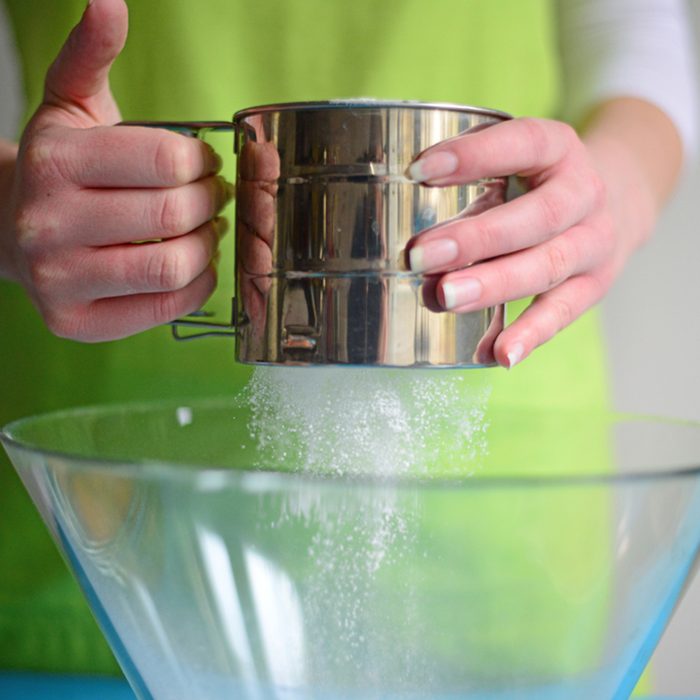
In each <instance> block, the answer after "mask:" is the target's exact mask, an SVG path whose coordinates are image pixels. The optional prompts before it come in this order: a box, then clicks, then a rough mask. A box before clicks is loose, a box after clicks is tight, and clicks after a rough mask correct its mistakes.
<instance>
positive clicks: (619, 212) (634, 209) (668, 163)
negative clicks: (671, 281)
mask: <svg viewBox="0 0 700 700" xmlns="http://www.w3.org/2000/svg"><path fill="white" fill-rule="evenodd" d="M582 138H583V142H584V144H585V145H586V147H587V150H588V153H589V155H590V157H591V159H592V161H593V163H594V166H595V167H596V169H597V171H598V173H599V175H600V177H601V179H602V180H603V182H604V184H605V188H606V195H607V204H608V210H609V212H610V214H611V216H612V218H613V222H614V225H615V230H616V231H617V234H618V235H617V237H618V244H619V249H620V252H621V253H622V254H623V255H624V256H625V257H627V256H629V255H630V254H631V253H632V252H633V251H634V250H635V249H636V248H637V247H639V246H640V245H641V244H642V243H644V242H645V241H646V240H647V238H648V237H649V236H650V235H651V232H652V230H653V228H654V225H655V223H656V221H657V219H658V217H659V214H660V212H661V210H662V208H663V206H664V204H665V203H666V201H667V199H668V197H669V196H670V194H671V192H672V191H673V187H674V185H675V183H676V180H677V178H678V174H679V172H680V168H681V165H682V145H681V141H680V137H679V136H678V133H677V132H676V130H675V128H674V126H673V125H672V124H671V122H670V120H669V119H668V117H667V116H666V115H665V114H664V113H663V112H662V111H661V110H659V109H658V108H657V107H655V106H654V105H651V104H649V103H646V102H643V101H642V100H637V99H632V98H620V99H615V100H611V101H610V102H607V103H604V104H603V105H601V106H599V107H598V108H597V109H596V110H595V111H594V112H593V113H592V115H591V117H590V118H589V120H588V122H587V124H586V126H585V128H584V130H583V136H582Z"/></svg>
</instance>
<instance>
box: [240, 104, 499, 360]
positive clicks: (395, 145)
mask: <svg viewBox="0 0 700 700" xmlns="http://www.w3.org/2000/svg"><path fill="white" fill-rule="evenodd" d="M508 118H509V117H508V115H506V114H504V113H502V112H496V111H492V110H487V109H480V108H474V107H463V106H458V105H446V104H426V103H415V102H376V101H369V100H367V101H365V100H357V101H354V100H353V101H337V102H310V103H295V104H280V105H268V106H263V107H254V108H250V109H245V110H243V111H240V112H237V113H236V114H235V115H234V120H233V127H234V132H235V151H236V153H237V155H238V164H237V181H236V192H237V195H236V197H237V199H236V245H237V249H236V260H237V262H236V268H237V269H236V289H237V292H236V299H235V300H234V306H235V308H234V324H235V326H236V328H235V334H236V344H237V347H236V356H237V359H238V360H239V361H240V362H245V363H255V364H266V363H270V364H279V365H367V366H382V367H474V366H487V365H490V364H493V363H494V357H493V342H494V340H495V338H496V337H497V335H498V333H499V332H500V331H501V330H502V328H503V323H504V312H503V307H502V306H498V307H495V308H488V309H484V310H483V311H477V312H473V313H467V314H455V313H451V312H444V311H441V310H440V309H439V308H438V305H437V303H436V301H435V298H434V289H435V282H436V279H435V278H431V277H430V276H423V275H417V274H414V273H412V272H410V271H409V270H408V269H407V266H406V264H405V259H406V245H407V244H408V243H409V241H410V240H411V238H412V237H413V236H414V235H415V234H417V233H418V232H419V231H422V230H423V229H425V228H427V227H430V226H433V225H435V224H437V223H440V222H444V221H446V220H448V219H451V218H454V217H466V216H473V215H476V214H478V213H479V212H482V211H484V210H485V209H488V208H490V207H492V206H495V205H498V204H500V203H502V202H503V201H504V200H505V193H506V185H507V182H506V178H492V179H486V180H480V181H477V182H473V183H470V184H467V185H463V186H450V187H426V186H424V185H420V184H418V183H416V182H414V181H412V180H410V179H409V178H408V176H407V174H406V171H407V168H408V166H409V165H410V163H411V162H412V160H413V159H414V158H415V156H416V155H417V154H418V153H420V152H421V151H423V150H424V149H426V148H428V147H429V146H432V145H434V144H436V143H438V142H439V141H442V140H444V139H447V138H450V137H453V136H457V135H458V134H461V133H464V132H466V131H469V130H473V129H479V128H484V127H486V126H488V125H490V124H493V123H495V122H499V121H503V120H505V119H508Z"/></svg>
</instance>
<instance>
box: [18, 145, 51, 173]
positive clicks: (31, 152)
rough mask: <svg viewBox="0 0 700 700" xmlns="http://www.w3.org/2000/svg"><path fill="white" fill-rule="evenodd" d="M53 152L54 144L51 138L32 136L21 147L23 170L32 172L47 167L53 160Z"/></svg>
mask: <svg viewBox="0 0 700 700" xmlns="http://www.w3.org/2000/svg"><path fill="white" fill-rule="evenodd" d="M55 152H56V146H55V142H54V141H53V140H52V139H49V138H46V137H44V136H38V135H37V136H34V137H33V138H31V139H29V140H28V141H27V142H26V143H25V144H24V145H23V147H22V163H23V166H24V170H25V171H27V172H29V173H32V174H34V173H37V172H42V171H43V170H46V169H48V168H49V167H50V166H51V165H52V164H53V163H54V162H55V159H56V155H55Z"/></svg>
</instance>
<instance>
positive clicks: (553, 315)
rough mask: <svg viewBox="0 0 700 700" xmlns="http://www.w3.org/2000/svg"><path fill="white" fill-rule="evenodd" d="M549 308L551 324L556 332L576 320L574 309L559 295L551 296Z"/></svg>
mask: <svg viewBox="0 0 700 700" xmlns="http://www.w3.org/2000/svg"><path fill="white" fill-rule="evenodd" d="M547 309H548V312H549V317H550V325H551V326H552V328H553V329H554V332H555V333H556V332H559V331H560V330H562V328H566V327H567V326H568V325H569V324H570V323H571V322H572V321H573V320H574V313H573V309H572V308H571V305H570V304H569V302H567V301H566V299H562V298H559V297H553V298H550V299H549V303H548V304H547ZM552 335H553V334H552Z"/></svg>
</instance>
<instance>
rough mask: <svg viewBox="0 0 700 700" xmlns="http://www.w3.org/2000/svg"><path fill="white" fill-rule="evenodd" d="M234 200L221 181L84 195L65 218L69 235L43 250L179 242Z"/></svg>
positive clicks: (49, 240) (46, 242) (46, 241)
mask: <svg viewBox="0 0 700 700" xmlns="http://www.w3.org/2000/svg"><path fill="white" fill-rule="evenodd" d="M231 196H232V195H231V191H230V186H229V185H228V183H226V181H225V180H223V178H220V177H218V176H216V177H208V178H204V179H203V180H198V181H197V182H192V183H190V184H189V185H183V186H182V187H173V188H169V189H157V190H155V189H154V190H149V189H138V190H83V191H81V192H79V193H77V195H76V197H75V198H74V200H73V206H72V207H71V209H70V210H68V211H66V212H65V220H64V225H63V228H62V231H64V232H65V233H64V234H63V235H62V236H60V237H59V236H57V235H55V236H42V240H41V244H42V246H43V247H44V248H52V247H65V246H70V245H77V246H93V247H95V246H111V245H116V244H119V243H132V242H134V241H145V240H153V239H161V238H174V237H175V236H181V235H183V234H185V233H189V232H190V231H194V229H196V228H198V227H199V226H201V225H202V224H204V223H205V222H207V221H209V220H210V219H212V218H214V216H215V215H216V214H217V213H218V212H219V211H220V210H221V209H222V208H223V207H224V206H225V204H226V202H228V201H229V200H230V198H231Z"/></svg>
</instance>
